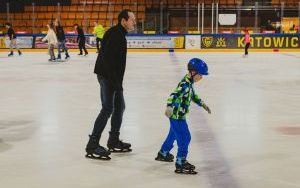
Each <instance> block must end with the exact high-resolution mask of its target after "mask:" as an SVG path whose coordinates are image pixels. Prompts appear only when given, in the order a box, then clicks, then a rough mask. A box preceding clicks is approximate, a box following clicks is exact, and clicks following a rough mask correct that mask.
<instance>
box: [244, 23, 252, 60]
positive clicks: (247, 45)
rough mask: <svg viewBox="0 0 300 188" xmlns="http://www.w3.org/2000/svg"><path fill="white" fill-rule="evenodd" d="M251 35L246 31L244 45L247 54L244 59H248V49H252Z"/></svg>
mask: <svg viewBox="0 0 300 188" xmlns="http://www.w3.org/2000/svg"><path fill="white" fill-rule="evenodd" d="M250 41H251V39H250V34H249V31H248V29H245V39H244V43H245V54H244V57H248V49H249V47H250Z"/></svg>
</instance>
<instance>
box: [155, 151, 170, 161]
mask: <svg viewBox="0 0 300 188" xmlns="http://www.w3.org/2000/svg"><path fill="white" fill-rule="evenodd" d="M173 159H174V156H173V155H172V154H171V153H169V152H166V153H164V152H162V151H159V152H158V153H157V157H156V158H155V160H157V161H164V162H173V161H174V160H173Z"/></svg>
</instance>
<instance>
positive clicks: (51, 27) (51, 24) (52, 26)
mask: <svg viewBox="0 0 300 188" xmlns="http://www.w3.org/2000/svg"><path fill="white" fill-rule="evenodd" d="M48 25H49V27H50V29H54V23H53V21H52V20H51V21H49V24H48Z"/></svg>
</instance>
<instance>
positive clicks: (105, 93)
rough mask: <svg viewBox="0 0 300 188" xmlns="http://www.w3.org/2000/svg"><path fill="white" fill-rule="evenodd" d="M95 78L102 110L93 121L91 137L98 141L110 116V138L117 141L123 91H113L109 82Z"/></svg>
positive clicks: (123, 105) (122, 107) (122, 105)
mask: <svg viewBox="0 0 300 188" xmlns="http://www.w3.org/2000/svg"><path fill="white" fill-rule="evenodd" d="M97 78H98V82H99V84H100V96H101V102H102V109H101V111H100V113H99V115H98V117H97V119H96V121H95V124H94V129H93V133H92V136H95V138H97V140H98V141H99V140H100V137H101V134H102V132H103V130H104V128H105V126H106V124H107V121H108V119H109V117H110V116H111V115H112V117H111V131H110V136H114V138H116V137H117V139H118V136H119V133H120V128H121V124H122V119H123V112H124V110H125V101H124V96H123V91H116V90H114V89H113V88H112V85H111V84H110V82H109V81H108V80H106V79H105V78H103V77H102V76H99V75H98V76H97Z"/></svg>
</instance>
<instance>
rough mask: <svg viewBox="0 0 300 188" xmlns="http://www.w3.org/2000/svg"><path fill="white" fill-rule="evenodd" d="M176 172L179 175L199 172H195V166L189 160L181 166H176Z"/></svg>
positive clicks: (184, 161)
mask: <svg viewBox="0 0 300 188" xmlns="http://www.w3.org/2000/svg"><path fill="white" fill-rule="evenodd" d="M175 167H176V170H175V173H178V174H193V175H194V174H197V173H198V172H196V171H195V166H194V165H192V164H190V163H189V162H188V161H187V160H183V161H182V163H181V164H179V163H177V162H176V164H175Z"/></svg>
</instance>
